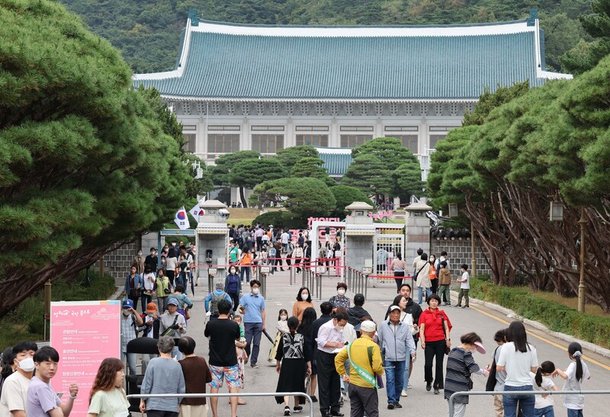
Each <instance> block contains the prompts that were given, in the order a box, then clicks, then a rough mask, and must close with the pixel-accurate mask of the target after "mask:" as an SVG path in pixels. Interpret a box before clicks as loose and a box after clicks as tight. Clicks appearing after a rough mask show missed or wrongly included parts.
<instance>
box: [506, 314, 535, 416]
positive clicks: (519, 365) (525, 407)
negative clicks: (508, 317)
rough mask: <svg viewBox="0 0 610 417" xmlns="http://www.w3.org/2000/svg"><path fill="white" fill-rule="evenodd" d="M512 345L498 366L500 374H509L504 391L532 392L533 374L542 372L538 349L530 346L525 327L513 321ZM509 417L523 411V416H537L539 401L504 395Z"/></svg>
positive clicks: (525, 396)
mask: <svg viewBox="0 0 610 417" xmlns="http://www.w3.org/2000/svg"><path fill="white" fill-rule="evenodd" d="M507 336H508V342H507V343H505V344H504V345H502V348H501V350H500V356H499V358H498V362H497V365H496V370H497V371H499V372H500V371H506V380H505V381H504V391H505V392H510V391H532V390H533V389H534V387H533V385H532V377H531V376H530V372H536V371H537V370H538V355H537V354H536V349H535V348H534V347H533V346H532V345H530V344H529V343H527V334H526V332H525V326H524V325H523V323H521V322H520V321H513V322H512V323H511V324H510V325H509V326H508V335H507ZM502 403H503V404H504V416H505V417H517V410H519V409H521V411H522V416H523V417H534V415H535V414H534V404H535V399H534V396H533V395H519V394H504V396H503V398H502Z"/></svg>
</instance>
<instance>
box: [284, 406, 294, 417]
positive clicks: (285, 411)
mask: <svg viewBox="0 0 610 417" xmlns="http://www.w3.org/2000/svg"><path fill="white" fill-rule="evenodd" d="M291 414H292V413H291V412H290V407H288V406H286V407H284V415H285V416H289V415H291Z"/></svg>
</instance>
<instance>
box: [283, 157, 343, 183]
mask: <svg viewBox="0 0 610 417" xmlns="http://www.w3.org/2000/svg"><path fill="white" fill-rule="evenodd" d="M323 165H324V161H322V160H321V159H320V158H317V157H313V156H306V157H304V158H301V159H299V160H298V161H297V162H296V163H295V164H294V166H293V167H292V170H291V171H290V176H291V177H296V178H305V177H309V178H317V179H319V180H322V181H324V183H325V184H326V185H328V186H329V187H330V186H332V185H334V184H336V182H335V180H333V179H332V178H331V177H330V176H329V175H328V172H326V168H324V166H323Z"/></svg>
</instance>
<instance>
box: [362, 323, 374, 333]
mask: <svg viewBox="0 0 610 417" xmlns="http://www.w3.org/2000/svg"><path fill="white" fill-rule="evenodd" d="M375 329H377V325H376V324H375V323H374V322H372V321H371V320H364V321H363V322H362V324H361V325H360V331H361V332H367V333H368V332H374V331H375Z"/></svg>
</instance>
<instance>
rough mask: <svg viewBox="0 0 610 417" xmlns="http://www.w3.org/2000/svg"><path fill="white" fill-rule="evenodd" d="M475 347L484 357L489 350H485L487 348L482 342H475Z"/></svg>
mask: <svg viewBox="0 0 610 417" xmlns="http://www.w3.org/2000/svg"><path fill="white" fill-rule="evenodd" d="M474 346H475V347H476V349H477V352H479V353H480V354H481V355H484V354H485V353H486V352H487V349H485V346H483V343H481V342H474Z"/></svg>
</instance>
